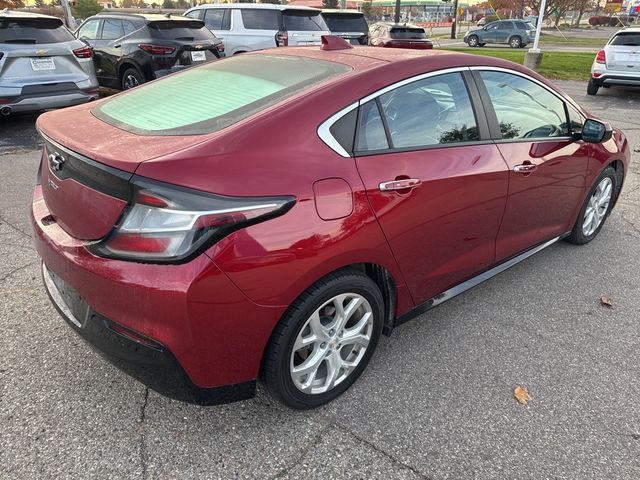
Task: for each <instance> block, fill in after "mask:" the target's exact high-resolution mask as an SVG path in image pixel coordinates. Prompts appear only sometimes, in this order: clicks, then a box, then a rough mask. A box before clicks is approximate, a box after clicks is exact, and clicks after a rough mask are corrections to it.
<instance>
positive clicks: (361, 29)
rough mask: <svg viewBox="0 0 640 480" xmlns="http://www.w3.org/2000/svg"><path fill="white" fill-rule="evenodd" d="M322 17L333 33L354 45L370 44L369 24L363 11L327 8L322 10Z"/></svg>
mask: <svg viewBox="0 0 640 480" xmlns="http://www.w3.org/2000/svg"><path fill="white" fill-rule="evenodd" d="M322 18H324V21H325V22H326V24H327V26H328V27H329V30H330V31H331V33H332V34H333V35H338V36H339V37H342V38H344V39H345V40H347V41H348V42H349V43H352V44H353V45H368V44H369V25H368V24H367V20H366V19H365V18H364V14H363V13H362V12H358V11H357V10H330V9H326V10H322Z"/></svg>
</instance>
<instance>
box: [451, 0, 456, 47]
mask: <svg viewBox="0 0 640 480" xmlns="http://www.w3.org/2000/svg"><path fill="white" fill-rule="evenodd" d="M457 18H458V0H454V2H453V15H451V38H452V39H453V40H455V38H456V26H457V23H458V22H457Z"/></svg>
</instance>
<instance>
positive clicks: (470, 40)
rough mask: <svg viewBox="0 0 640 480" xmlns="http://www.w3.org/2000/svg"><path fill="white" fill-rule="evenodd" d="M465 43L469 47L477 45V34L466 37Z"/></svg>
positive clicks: (478, 42)
mask: <svg viewBox="0 0 640 480" xmlns="http://www.w3.org/2000/svg"><path fill="white" fill-rule="evenodd" d="M467 45H469V46H470V47H477V46H478V45H480V41H479V40H478V36H477V35H471V36H470V37H469V38H468V39H467Z"/></svg>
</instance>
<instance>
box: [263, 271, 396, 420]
mask: <svg viewBox="0 0 640 480" xmlns="http://www.w3.org/2000/svg"><path fill="white" fill-rule="evenodd" d="M383 315H384V301H383V299H382V294H381V293H380V289H379V288H378V287H377V285H376V284H375V283H374V282H373V281H372V280H371V279H370V278H369V277H367V276H366V275H364V274H363V273H361V272H359V271H357V270H351V269H349V270H342V271H339V272H337V273H333V274H330V275H329V276H327V277H325V278H324V279H322V280H320V281H319V282H317V283H316V284H315V285H313V286H312V287H310V288H309V289H308V290H307V291H306V292H304V293H303V294H302V295H301V296H300V297H299V298H298V299H297V300H296V301H295V302H294V303H293V304H292V305H291V307H289V309H288V310H287V312H286V313H285V315H284V316H283V318H282V319H281V321H280V323H279V324H278V326H277V327H276V329H275V331H274V333H273V335H272V337H271V339H270V341H269V345H268V346H267V349H266V352H265V356H264V360H263V366H262V377H263V379H264V381H265V383H266V385H267V388H268V389H269V390H270V391H271V393H272V394H273V395H274V396H275V397H276V398H278V399H279V400H280V401H282V402H283V403H285V404H286V405H288V406H290V407H292V408H296V409H309V408H315V407H318V406H320V405H323V404H325V403H327V402H330V401H331V400H333V399H335V398H336V397H338V396H339V395H341V394H342V393H344V392H345V391H346V390H347V389H348V388H349V387H350V386H351V385H352V384H353V382H355V381H356V380H357V378H358V377H359V376H360V375H361V374H362V372H363V371H364V369H365V367H366V366H367V364H368V363H369V360H370V358H371V356H372V354H373V352H374V350H375V348H376V345H377V343H378V339H379V337H380V333H381V332H382V324H383Z"/></svg>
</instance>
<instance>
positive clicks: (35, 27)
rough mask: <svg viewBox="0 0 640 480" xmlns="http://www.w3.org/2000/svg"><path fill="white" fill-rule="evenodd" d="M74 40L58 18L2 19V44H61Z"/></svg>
mask: <svg viewBox="0 0 640 480" xmlns="http://www.w3.org/2000/svg"><path fill="white" fill-rule="evenodd" d="M71 40H74V38H73V35H72V34H71V32H69V30H67V29H66V27H64V26H63V25H62V22H61V21H60V20H58V19H57V18H52V19H48V18H29V19H27V18H11V19H9V18H3V19H0V43H28V44H33V43H36V44H38V43H43V44H44V43H61V42H69V41H71Z"/></svg>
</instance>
